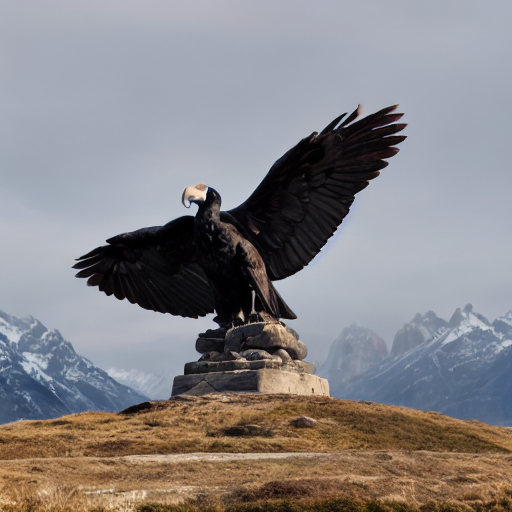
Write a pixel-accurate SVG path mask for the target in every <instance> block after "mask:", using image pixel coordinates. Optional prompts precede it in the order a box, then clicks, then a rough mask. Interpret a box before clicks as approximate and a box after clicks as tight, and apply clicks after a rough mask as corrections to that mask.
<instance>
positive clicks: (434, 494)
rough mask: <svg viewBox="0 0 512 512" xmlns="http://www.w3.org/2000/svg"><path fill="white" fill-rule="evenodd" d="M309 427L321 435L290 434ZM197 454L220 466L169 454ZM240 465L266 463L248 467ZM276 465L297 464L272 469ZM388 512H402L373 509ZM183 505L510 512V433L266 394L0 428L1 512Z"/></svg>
mask: <svg viewBox="0 0 512 512" xmlns="http://www.w3.org/2000/svg"><path fill="white" fill-rule="evenodd" d="M301 415H307V416H310V417H312V418H315V419H317V420H318V423H317V426H316V427H315V428H303V429H300V428H294V427H292V426H291V425H290V421H291V420H292V419H293V418H295V417H297V416H301ZM194 452H195V453H197V452H205V453H210V454H212V455H210V456H207V455H202V456H196V455H190V456H185V455H180V456H173V455H169V454H192V453H194ZM218 452H222V453H232V454H233V455H222V456H221V455H215V454H216V453H218ZM235 452H239V453H262V455H261V456H258V457H259V458H257V459H254V460H246V459H243V458H241V457H242V456H238V455H236V454H235ZM282 452H295V453H297V456H295V457H291V458H281V459H269V458H264V457H265V455H264V453H274V454H279V453H282ZM300 452H302V455H301V454H300ZM304 452H317V453H318V455H317V456H308V455H307V453H304ZM158 454H162V455H158ZM164 454H167V455H164ZM254 456H256V455H254ZM215 457H216V458H217V459H215ZM226 457H231V459H226ZM251 457H252V455H251ZM290 499H291V500H292V502H290V501H289V500H290ZM261 500H263V501H261ZM283 500H284V501H283ZM287 500H288V501H287ZM333 500H334V501H333ZM336 500H338V501H336ZM339 500H345V502H344V503H345V505H346V507H345V505H343V507H345V508H340V507H342V505H340V503H342V502H341V501H339ZM347 500H348V501H347ZM336 503H337V504H336ZM350 503H352V505H350ZM372 503H373V504H374V505H371V504H372ZM383 503H388V505H389V504H390V503H391V504H394V505H389V507H391V506H392V507H398V506H402V508H401V509H399V508H378V507H384V505H383ZM428 503H431V504H432V503H437V504H438V505H436V507H438V508H432V507H433V506H434V505H428ZM440 503H444V504H445V505H446V507H451V508H444V509H443V508H439V507H441V505H439V504H440ZM180 504H181V505H180ZM375 504H376V505H375ZM178 505H179V506H180V507H181V512H187V511H190V512H194V511H197V510H202V509H205V510H206V509H208V508H209V509H210V510H212V511H213V510H216V511H218V512H221V511H224V510H226V511H227V510H233V511H234V510H238V509H241V508H240V507H242V509H244V510H245V511H246V512H249V510H253V511H254V512H257V511H258V512H259V511H263V510H266V511H270V510H282V511H283V512H284V511H285V510H294V511H295V512H301V511H302V510H304V511H305V510H318V511H319V512H320V511H324V510H325V511H328V510H329V511H331V510H332V511H334V510H346V511H347V512H349V511H352V510H353V511H357V512H370V510H371V511H373V512H378V511H379V510H382V511H384V510H389V511H391V510H396V511H397V512H398V510H400V511H401V512H409V511H411V512H415V511H416V510H418V511H419V510H420V509H421V507H423V509H421V510H423V511H425V512H427V511H428V512H441V511H444V512H451V511H457V512H458V511H463V510H466V511H482V512H483V511H487V510H489V511H493V512H504V511H508V510H512V429H509V428H503V427H491V426H489V425H486V424H484V423H480V422H474V421H461V420H456V419H453V418H450V417H447V416H443V415H441V414H437V413H428V412H427V413H426V412H421V411H415V410H412V409H406V408H399V407H391V406H385V405H379V404H364V403H354V402H350V401H343V400H336V399H331V398H324V397H296V396H266V395H228V396H209V397H199V398H192V397H191V398H189V399H177V400H170V401H168V402H152V403H150V404H147V406H146V407H145V408H141V409H140V410H137V409H136V408H135V409H133V410H132V411H131V412H128V413H126V414H108V413H84V414H77V415H72V416H66V417H62V418H59V419H58V420H50V421H27V422H18V423H13V424H9V425H4V426H1V427H0V511H2V512H4V511H5V512H7V511H12V512H42V511H54V510H59V511H62V512H70V511H74V512H81V511H84V512H85V511H87V512H90V511H92V510H96V511H100V510H119V511H126V512H135V511H136V510H140V511H141V512H142V511H143V510H146V511H147V512H168V511H170V510H172V509H173V508H176V507H177V506H178ZM349 505H350V507H352V508H350V507H349ZM370 505H371V506H372V507H374V508H371V507H370ZM388 505H386V507H388ZM427 506H429V507H431V508H425V507H427ZM443 506H444V505H443ZM144 507H146V508H144ZM251 507H252V508H251ZM265 507H267V508H265ZM268 507H270V508H268ZM272 507H274V508H272ZM286 507H288V508H286ZM290 507H292V508H290ZM293 507H299V508H293ZM301 507H302V508H301ZM333 507H334V508H333ZM336 507H337V508H336ZM368 507H370V508H368ZM376 507H377V508H376ZM405 507H408V508H405ZM454 507H456V508H454ZM461 507H462V508H461ZM507 507H508V508H507Z"/></svg>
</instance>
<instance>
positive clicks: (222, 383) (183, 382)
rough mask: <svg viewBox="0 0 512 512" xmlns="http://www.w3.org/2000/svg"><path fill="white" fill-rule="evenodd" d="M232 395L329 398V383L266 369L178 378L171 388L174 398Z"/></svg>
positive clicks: (179, 376)
mask: <svg viewBox="0 0 512 512" xmlns="http://www.w3.org/2000/svg"><path fill="white" fill-rule="evenodd" d="M232 362H233V363H236V361H232ZM251 362H252V363H262V362H264V361H251ZM189 364H193V363H189ZM233 392H235V393H268V394H291V395H317V396H329V383H328V382H327V380H326V379H322V378H320V377H317V376H316V375H312V374H310V373H305V372H300V373H299V372H292V371H285V370H283V369H271V368H263V369H259V370H234V371H224V372H210V373H208V372H205V373H195V374H189V375H178V376H177V377H175V378H174V384H173V388H172V396H176V395H182V394H184V395H195V396H199V395H205V394H210V393H233Z"/></svg>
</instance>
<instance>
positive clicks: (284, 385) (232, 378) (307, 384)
mask: <svg viewBox="0 0 512 512" xmlns="http://www.w3.org/2000/svg"><path fill="white" fill-rule="evenodd" d="M196 350H197V351H198V352H199V353H200V354H202V355H201V357H200V359H199V361H196V362H193V363H187V364H185V371H184V375H178V376H176V377H175V378H174V384H173V388H172V396H175V395H182V394H185V395H196V396H198V395H205V394H209V393H230V392H231V393H232V392H240V393H244V392H245V393H284V394H293V395H319V396H329V384H328V382H327V380H326V379H322V378H320V377H318V376H316V375H315V374H314V373H315V367H314V365H313V364H311V363H307V362H305V361H304V359H305V358H306V356H307V353H308V351H307V348H306V345H304V343H302V341H299V335H298V334H297V333H296V332H295V331H294V330H293V329H290V328H289V327H286V326H285V325H284V324H283V323H282V322H279V321H277V320H274V319H272V320H271V319H268V320H267V321H259V322H254V323H248V324H244V325H240V326H236V327H232V328H231V329H229V330H226V329H222V328H221V329H215V330H208V331H206V332H205V333H202V334H200V335H199V337H198V338H197V341H196Z"/></svg>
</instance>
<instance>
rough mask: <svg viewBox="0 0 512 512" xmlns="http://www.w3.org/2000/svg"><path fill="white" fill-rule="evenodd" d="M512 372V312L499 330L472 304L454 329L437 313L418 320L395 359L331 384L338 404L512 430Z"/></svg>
mask: <svg viewBox="0 0 512 512" xmlns="http://www.w3.org/2000/svg"><path fill="white" fill-rule="evenodd" d="M363 329H364V328H363ZM360 343H361V344H364V343H365V340H362V341H361V342H360ZM333 364H338V363H336V362H333V363H332V364H331V366H332V365H333ZM511 372H512V311H509V312H508V313H506V314H505V315H504V316H502V317H498V318H497V319H496V320H494V322H493V323H491V322H489V321H488V320H487V319H486V318H485V317H484V316H483V315H481V314H479V313H477V312H475V311H473V307H472V305H471V304H468V305H466V307H465V308H458V309H457V310H456V311H455V312H454V314H453V315H452V317H451V318H450V320H449V321H448V322H447V321H446V320H443V319H440V318H438V317H437V316H436V315H435V313H433V312H432V311H429V312H427V313H425V314H423V315H420V314H418V315H416V316H415V317H414V318H413V320H412V321H411V322H409V323H408V324H405V325H404V327H402V329H400V330H399V331H398V332H397V334H396V336H395V339H394V342H393V346H392V349H391V351H390V354H389V355H388V356H387V357H385V358H383V359H382V360H381V361H379V362H377V363H375V364H374V365H373V366H371V367H370V368H368V369H366V370H365V371H363V372H360V373H359V374H357V375H354V376H352V377H351V378H350V379H348V380H345V381H344V382H343V383H342V384H341V385H340V384H339V383H340V382H341V380H340V379H339V378H336V375H332V372H331V374H329V376H328V378H329V379H330V381H332V382H333V383H334V384H335V385H334V386H333V385H331V394H332V395H333V396H335V397H337V398H344V399H351V400H371V401H375V402H379V403H385V404H389V405H399V406H405V407H412V408H415V409H420V410H433V411H437V412H440V413H443V414H447V415H450V416H454V417H456V418H460V419H478V420H481V421H485V422H487V423H491V424H496V425H512V383H511V379H510V377H509V376H510V374H511Z"/></svg>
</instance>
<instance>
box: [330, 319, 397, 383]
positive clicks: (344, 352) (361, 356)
mask: <svg viewBox="0 0 512 512" xmlns="http://www.w3.org/2000/svg"><path fill="white" fill-rule="evenodd" d="M387 355H388V349H387V346H386V342H385V341H384V340H383V339H382V338H381V337H380V336H379V335H378V334H376V333H375V332H373V331H372V330H371V329H368V328H366V327H360V326H358V325H357V324H355V323H354V324H352V325H351V326H350V327H345V329H343V331H342V332H341V334H340V335H339V337H338V338H337V339H336V340H335V341H334V343H333V344H332V347H331V350H330V351H329V356H328V357H327V363H326V364H325V365H323V367H322V369H321V372H322V373H323V374H326V375H327V376H328V379H329V381H331V380H332V379H334V380H335V381H336V382H338V383H339V384H341V383H342V382H346V381H348V380H350V379H351V378H353V377H354V376H356V375H358V374H360V373H362V372H364V371H366V370H367V369H368V368H370V367H371V366H373V365H375V364H376V363H378V362H380V361H382V360H383V359H384V358H385V357H386V356H387Z"/></svg>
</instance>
